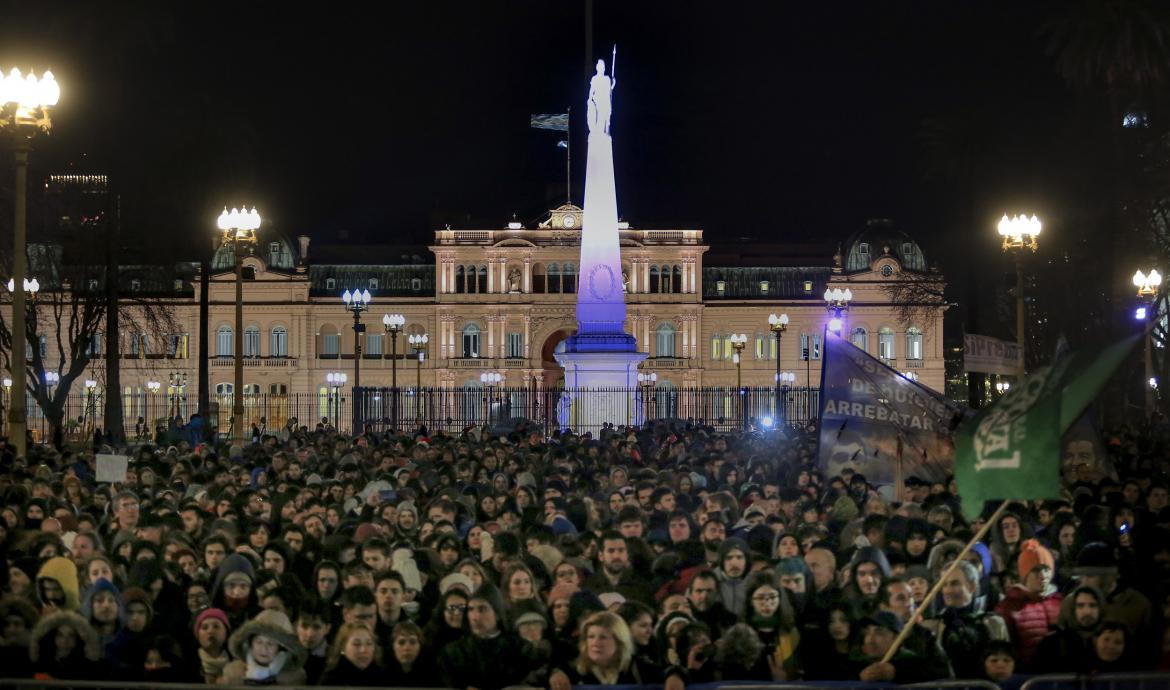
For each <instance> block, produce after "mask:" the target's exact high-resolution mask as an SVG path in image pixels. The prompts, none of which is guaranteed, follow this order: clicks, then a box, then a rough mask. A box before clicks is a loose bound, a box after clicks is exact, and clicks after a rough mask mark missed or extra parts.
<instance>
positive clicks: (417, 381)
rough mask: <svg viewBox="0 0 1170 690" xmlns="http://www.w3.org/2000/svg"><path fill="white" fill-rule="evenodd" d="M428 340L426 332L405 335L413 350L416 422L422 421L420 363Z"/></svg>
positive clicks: (424, 356)
mask: <svg viewBox="0 0 1170 690" xmlns="http://www.w3.org/2000/svg"><path fill="white" fill-rule="evenodd" d="M383 320H385V319H383ZM429 340H430V338H429V337H428V336H427V334H426V333H411V334H410V335H409V336H407V342H408V343H410V347H411V348H412V349H413V350H414V362H415V364H414V420H415V422H416V423H418V422H421V421H422V363H423V359H424V358H426V356H427V342H428V341H429Z"/></svg>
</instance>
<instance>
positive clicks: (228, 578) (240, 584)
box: [211, 553, 260, 628]
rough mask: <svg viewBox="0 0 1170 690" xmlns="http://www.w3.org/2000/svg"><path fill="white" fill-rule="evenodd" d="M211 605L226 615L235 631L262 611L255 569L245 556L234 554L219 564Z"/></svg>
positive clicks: (212, 590) (212, 589)
mask: <svg viewBox="0 0 1170 690" xmlns="http://www.w3.org/2000/svg"><path fill="white" fill-rule="evenodd" d="M211 605H212V606H214V607H215V608H218V609H221V610H223V611H225V612H227V614H228V619H229V620H231V623H232V627H233V628H238V627H239V626H241V625H243V624H244V622H245V621H247V620H248V618H249V617H250V616H252V615H253V614H254V613H255V612H257V611H259V610H260V604H259V600H258V599H257V597H256V587H255V570H254V568H253V566H252V562H251V561H249V560H248V558H247V557H246V556H244V555H243V554H239V553H233V554H232V555H230V556H228V557H227V558H225V559H224V560H223V562H222V563H220V564H219V569H218V570H217V571H216V574H215V584H214V585H213V586H212V588H211Z"/></svg>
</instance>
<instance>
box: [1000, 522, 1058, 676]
mask: <svg viewBox="0 0 1170 690" xmlns="http://www.w3.org/2000/svg"><path fill="white" fill-rule="evenodd" d="M1016 569H1017V572H1019V573H1020V578H1021V581H1020V582H1019V583H1018V584H1014V585H1012V586H1011V587H1008V589H1007V591H1006V592H1005V593H1004V598H1003V600H1002V601H1000V602H999V605H998V606H996V607H995V612H996V613H997V614H999V615H1000V616H1001V617H1002V618H1003V619H1004V622H1005V623H1007V628H1008V632H1009V633H1010V634H1011V640H1012V643H1013V644H1015V646H1016V660H1017V662H1018V663H1019V664H1020V665H1021V667H1024V668H1027V666H1028V664H1029V663H1031V661H1032V656H1033V655H1034V654H1035V653H1036V647H1038V646H1039V645H1040V641H1041V640H1043V639H1044V638H1045V637H1048V635H1049V634H1050V633H1051V632H1052V629H1053V628H1055V627H1056V621H1057V619H1058V618H1059V617H1060V603H1061V601H1063V599H1064V597H1063V596H1062V595H1061V593H1060V592H1058V591H1056V588H1055V587H1053V586H1052V579H1053V577H1054V576H1055V574H1056V561H1055V559H1054V558H1053V557H1052V552H1050V551H1049V550H1048V549H1046V548H1044V547H1043V546H1041V545H1040V542H1038V541H1037V540H1035V539H1028V540H1026V541H1025V542H1024V543H1023V544H1022V545H1021V546H1020V555H1019V558H1018V559H1017V566H1016Z"/></svg>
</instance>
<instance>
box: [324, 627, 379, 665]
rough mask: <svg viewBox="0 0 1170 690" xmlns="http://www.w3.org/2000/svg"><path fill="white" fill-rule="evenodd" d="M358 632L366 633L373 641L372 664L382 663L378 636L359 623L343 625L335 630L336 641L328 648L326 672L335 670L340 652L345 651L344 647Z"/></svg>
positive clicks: (339, 658)
mask: <svg viewBox="0 0 1170 690" xmlns="http://www.w3.org/2000/svg"><path fill="white" fill-rule="evenodd" d="M359 632H364V633H366V634H367V635H369V636H370V639H371V640H373V641H374V663H381V662H382V647H381V645H379V644H378V636H377V635H375V634H374V631H373V630H370V629H369V628H367V627H366V626H364V625H362V624H360V623H344V624H342V626H341V627H340V628H338V629H337V639H335V640H334V641H333V644H332V645H331V646H330V647H329V656H328V658H327V659H326V661H325V668H326V669H327V670H333V669H334V668H337V662H338V661H340V660H341V657H342V652H344V651H345V645H346V644H348V643H349V638H351V637H353V636H354V635H356V634H357V633H359Z"/></svg>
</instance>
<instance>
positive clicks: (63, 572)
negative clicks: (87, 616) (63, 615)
mask: <svg viewBox="0 0 1170 690" xmlns="http://www.w3.org/2000/svg"><path fill="white" fill-rule="evenodd" d="M46 578H48V579H50V580H56V581H57V584H59V585H61V589H62V590H64V591H65V608H66V609H67V610H69V611H74V612H76V611H78V610H80V609H81V597H80V590H79V588H78V585H77V566H76V565H75V564H74V563H73V561H71V560H69V559H68V558H65V557H64V556H56V557H54V558H50V559H49V560H47V561H45V564H44V565H42V566H41V569H40V571H39V572H37V599H38V600H40V596H41V587H40V581H41V580H42V579H46ZM44 603H45V602H44V601H41V604H42V605H44Z"/></svg>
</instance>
